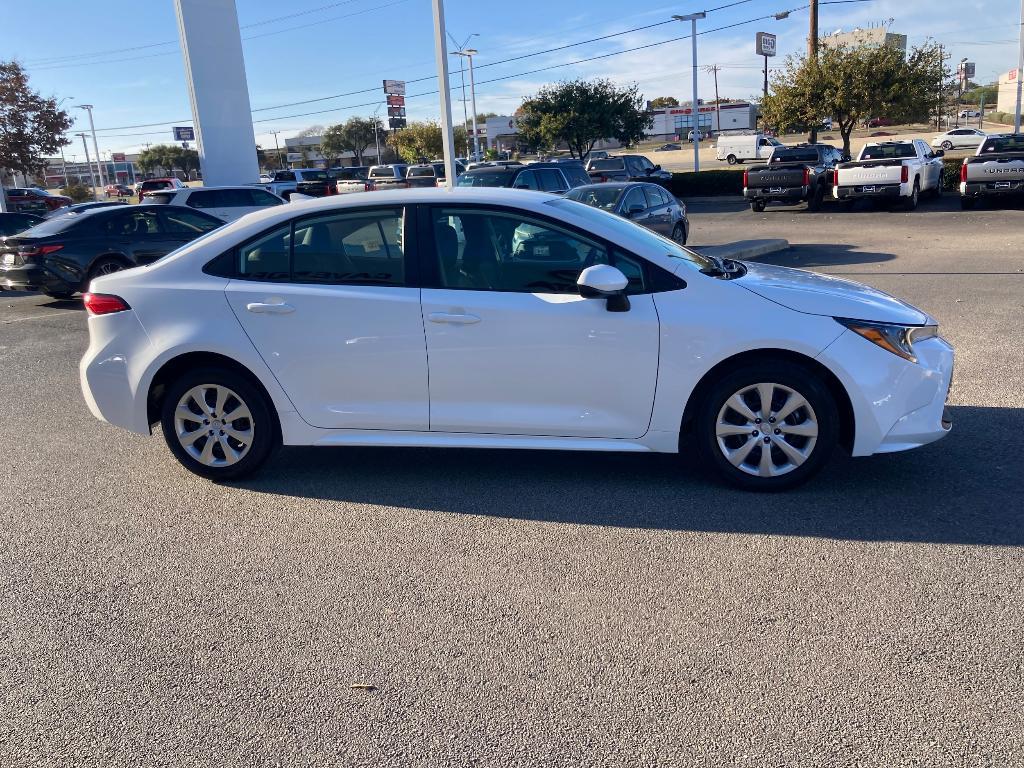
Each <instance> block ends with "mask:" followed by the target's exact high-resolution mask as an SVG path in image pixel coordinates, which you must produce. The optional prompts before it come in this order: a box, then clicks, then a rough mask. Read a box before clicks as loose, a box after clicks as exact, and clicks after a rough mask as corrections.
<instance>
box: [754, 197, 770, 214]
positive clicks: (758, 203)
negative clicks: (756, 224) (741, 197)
mask: <svg viewBox="0 0 1024 768" xmlns="http://www.w3.org/2000/svg"><path fill="white" fill-rule="evenodd" d="M766 206H767V203H766V202H765V201H764V200H751V201H750V210H752V211H753V212H754V213H762V212H763V211H764V209H765V207H766Z"/></svg>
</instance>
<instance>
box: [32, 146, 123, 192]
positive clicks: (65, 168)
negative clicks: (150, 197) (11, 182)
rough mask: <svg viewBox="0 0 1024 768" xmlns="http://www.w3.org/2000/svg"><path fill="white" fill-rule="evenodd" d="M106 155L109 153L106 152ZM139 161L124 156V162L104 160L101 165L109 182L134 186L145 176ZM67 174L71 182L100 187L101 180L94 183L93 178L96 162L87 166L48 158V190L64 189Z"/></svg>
mask: <svg viewBox="0 0 1024 768" xmlns="http://www.w3.org/2000/svg"><path fill="white" fill-rule="evenodd" d="M104 154H108V153H106V152H104ZM65 157H66V155H65ZM118 157H120V155H118ZM138 159H139V156H138V155H124V160H117V161H114V160H107V159H104V160H103V162H102V163H101V165H102V166H103V173H104V175H105V176H106V178H107V180H108V182H117V183H119V184H134V183H135V182H136V181H137V180H138V179H141V178H142V176H143V174H142V172H141V171H140V170H139V168H138V166H137V165H136V164H135V163H136V161H137V160H138ZM65 172H66V173H67V178H68V180H69V181H70V180H72V179H74V180H77V181H79V182H81V183H82V184H87V185H88V184H93V185H94V186H99V183H100V180H99V179H98V178H97V179H95V182H93V177H94V176H95V175H96V161H95V160H93V161H92V163H91V164H86V163H85V162H73V161H72V160H67V161H64V160H61V158H59V157H48V158H46V172H45V177H46V186H47V187H48V188H50V189H55V188H57V187H63V186H64V175H65Z"/></svg>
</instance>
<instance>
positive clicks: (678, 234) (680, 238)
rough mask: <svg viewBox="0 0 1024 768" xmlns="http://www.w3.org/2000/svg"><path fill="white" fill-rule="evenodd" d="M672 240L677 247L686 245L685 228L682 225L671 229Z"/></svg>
mask: <svg viewBox="0 0 1024 768" xmlns="http://www.w3.org/2000/svg"><path fill="white" fill-rule="evenodd" d="M672 239H673V240H674V241H675V242H677V243H679V245H686V227H684V226H683V225H682V224H676V225H675V227H674V228H673V229H672Z"/></svg>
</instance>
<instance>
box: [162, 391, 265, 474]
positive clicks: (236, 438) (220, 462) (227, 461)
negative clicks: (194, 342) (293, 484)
mask: <svg viewBox="0 0 1024 768" xmlns="http://www.w3.org/2000/svg"><path fill="white" fill-rule="evenodd" d="M174 433H175V435H176V436H177V438H178V442H179V443H180V444H181V447H182V448H183V449H185V451H186V453H188V455H189V456H191V457H192V458H193V459H195V460H196V461H198V462H199V463H200V464H203V465H205V466H207V467H227V466H231V465H232V464H237V463H238V462H239V461H241V460H242V459H243V458H244V457H245V455H246V454H247V453H248V452H249V449H250V448H251V447H252V443H253V434H254V425H253V419H252V413H251V412H250V411H249V407H248V406H247V405H246V404H245V402H244V401H243V400H242V398H241V397H239V396H238V394H237V393H235V392H234V391H233V390H231V389H228V388H227V387H225V386H222V385H220V384H200V385H199V386H196V387H193V388H192V389H190V390H188V391H187V392H186V393H185V394H184V395H182V396H181V399H180V400H178V405H177V408H176V409H175V411H174Z"/></svg>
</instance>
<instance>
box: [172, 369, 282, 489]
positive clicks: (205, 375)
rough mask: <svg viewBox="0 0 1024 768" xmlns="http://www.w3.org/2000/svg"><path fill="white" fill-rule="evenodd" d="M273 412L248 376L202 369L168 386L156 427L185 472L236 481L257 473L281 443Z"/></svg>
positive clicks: (227, 371) (220, 370) (219, 370)
mask: <svg viewBox="0 0 1024 768" xmlns="http://www.w3.org/2000/svg"><path fill="white" fill-rule="evenodd" d="M271 409H272V404H271V403H270V402H268V400H267V398H266V396H265V395H264V394H263V393H262V392H261V391H260V390H259V389H258V388H257V387H256V386H254V385H253V384H252V382H250V381H249V380H248V379H247V378H246V377H244V376H242V375H240V374H238V373H237V372H235V371H232V370H229V369H226V368H202V369H197V370H194V371H190V372H188V373H186V374H184V375H183V376H181V377H180V378H178V379H177V380H175V381H174V382H172V383H171V384H170V385H169V386H168V387H167V390H166V393H165V395H164V401H163V407H162V409H161V419H160V422H161V426H162V428H163V433H164V439H165V440H166V441H167V446H168V447H169V448H170V449H171V452H172V453H173V454H174V456H175V458H177V459H178V461H179V462H181V464H182V465H183V466H184V467H185V468H186V469H187V470H189V471H190V472H194V473H195V474H197V475H200V476H201V477H206V478H209V479H211V480H235V479H238V478H240V477H244V476H246V475H249V474H252V473H253V472H255V471H256V470H257V469H259V468H260V467H261V466H262V465H263V464H264V462H266V460H267V459H268V458H269V457H270V455H271V453H272V452H273V451H274V449H275V448H276V447H277V445H278V444H279V442H280V437H279V429H278V425H277V421H276V420H275V419H274V417H273V414H272V410H271Z"/></svg>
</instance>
